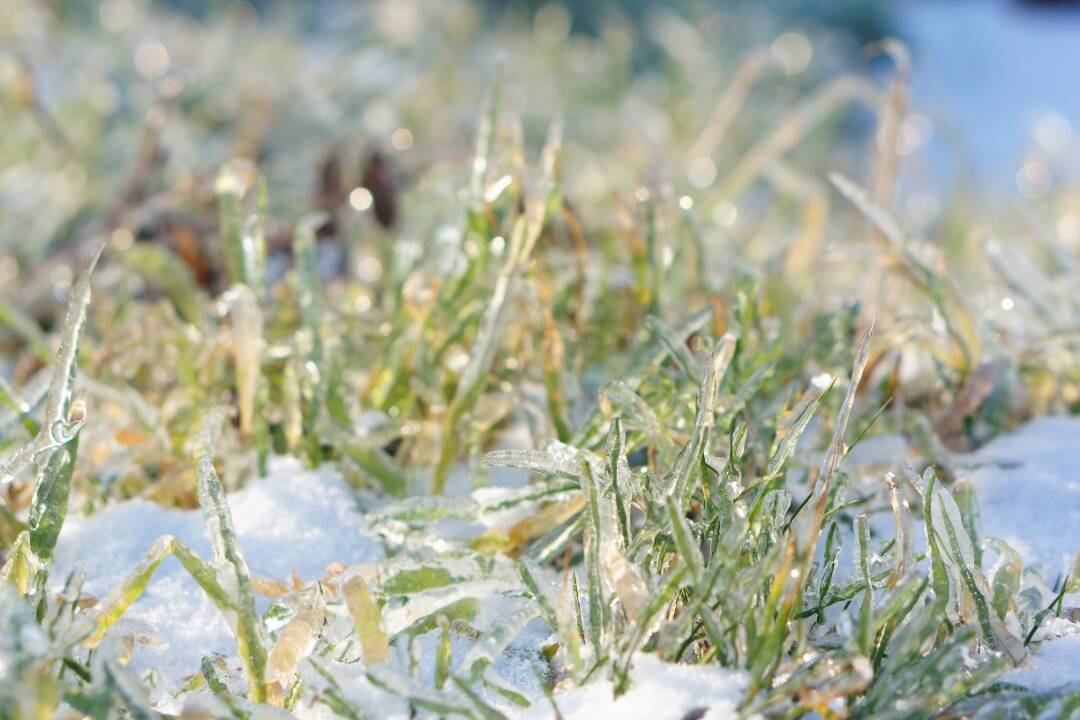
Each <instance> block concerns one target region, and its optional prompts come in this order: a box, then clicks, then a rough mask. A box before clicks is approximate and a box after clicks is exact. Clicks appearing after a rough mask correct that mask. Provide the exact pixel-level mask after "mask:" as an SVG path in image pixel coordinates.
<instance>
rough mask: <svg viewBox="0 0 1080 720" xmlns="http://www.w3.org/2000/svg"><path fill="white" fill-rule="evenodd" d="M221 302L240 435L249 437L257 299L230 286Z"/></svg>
mask: <svg viewBox="0 0 1080 720" xmlns="http://www.w3.org/2000/svg"><path fill="white" fill-rule="evenodd" d="M222 299H223V301H224V303H225V307H226V308H228V312H229V323H230V334H231V336H232V355H233V362H234V364H235V367H236V394H237V404H238V406H239V409H240V432H241V434H243V435H244V436H245V437H251V435H252V434H253V433H254V431H255V423H256V414H255V412H256V407H255V403H256V397H257V393H258V387H259V376H260V374H261V373H260V366H261V363H262V342H263V317H262V311H261V310H260V309H259V301H258V298H257V297H256V296H255V293H254V292H252V290H251V288H249V287H248V286H247V285H239V284H237V285H233V286H232V287H231V288H230V289H229V291H228V292H226V293H225V295H224V297H223V298H222Z"/></svg>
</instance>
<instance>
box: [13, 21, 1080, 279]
mask: <svg viewBox="0 0 1080 720" xmlns="http://www.w3.org/2000/svg"><path fill="white" fill-rule="evenodd" d="M0 15H2V16H3V17H4V18H5V22H4V23H3V25H2V27H0V284H2V285H3V286H5V287H12V288H13V287H15V285H14V282H15V279H16V278H17V277H18V278H26V277H27V275H28V273H29V274H30V275H29V276H30V277H33V274H32V272H31V269H32V268H33V267H34V266H35V264H36V263H38V262H39V261H40V260H42V259H43V258H45V257H47V256H50V255H52V254H53V253H56V252H59V251H61V250H63V249H64V248H70V247H72V246H76V245H78V244H79V240H80V238H83V239H85V238H86V237H100V236H102V235H104V236H107V237H112V238H113V240H114V241H115V242H116V243H117V244H118V245H120V246H121V247H123V246H125V245H127V244H130V243H131V242H134V241H136V240H140V239H147V238H153V237H156V236H159V235H161V234H162V233H163V232H166V231H167V230H168V228H173V227H174V226H176V224H177V218H178V217H180V216H181V215H182V218H183V219H184V222H185V223H187V226H189V229H190V230H191V231H192V233H193V234H194V235H195V236H200V235H201V234H202V231H203V230H204V229H205V228H203V227H202V225H201V223H204V222H205V219H200V216H201V215H204V214H205V212H206V210H207V208H209V207H211V206H212V205H213V201H214V194H213V182H212V181H213V178H214V176H215V174H216V172H217V169H218V168H219V167H220V166H221V164H222V163H224V162H226V161H227V160H229V159H232V158H237V157H240V158H247V159H249V160H250V161H251V162H252V163H254V164H255V165H257V166H258V168H259V169H260V171H261V172H263V173H265V176H266V180H267V184H268V186H269V187H271V188H273V192H272V193H271V199H270V202H271V210H272V212H271V215H272V216H274V217H277V218H286V217H289V216H292V217H296V216H298V215H300V214H302V213H303V212H305V211H307V210H310V209H312V207H315V208H321V209H332V208H336V207H348V206H350V205H351V206H352V207H353V209H359V210H366V209H367V207H368V206H369V205H375V206H376V207H375V208H374V210H375V213H374V214H375V215H376V216H377V218H376V219H377V220H378V222H379V223H380V224H384V225H389V224H391V223H400V222H405V223H406V225H404V226H403V227H404V229H400V228H399V234H401V235H402V236H404V238H403V239H404V241H405V242H403V243H402V244H401V248H403V252H405V253H409V252H412V253H414V254H416V253H419V252H421V248H422V246H423V243H424V242H425V240H424V238H425V237H430V236H431V235H432V233H433V232H434V228H435V227H436V225H437V221H436V218H438V217H439V216H440V215H443V216H444V214H445V210H446V209H447V208H448V207H452V206H453V205H454V203H455V202H457V197H456V193H457V188H459V187H460V186H461V185H462V183H463V182H464V181H465V180H466V178H465V173H466V171H467V158H468V157H469V155H470V154H471V152H472V143H473V138H474V137H475V132H476V128H477V125H478V122H479V116H480V112H481V109H482V108H483V103H484V101H485V98H487V97H490V96H491V94H492V93H495V94H497V95H498V99H497V102H498V104H499V106H500V107H501V108H504V109H508V110H509V111H511V112H514V113H516V114H517V116H518V117H520V132H521V134H522V137H523V140H524V142H525V146H526V147H528V148H532V149H534V150H535V149H538V148H539V147H540V145H541V144H542V142H543V138H544V136H545V134H546V132H547V129H548V126H549V124H550V123H551V121H552V120H553V119H554V118H557V117H561V118H562V119H563V120H564V122H565V125H566V140H567V147H568V152H567V153H566V155H565V157H566V162H567V163H568V170H567V173H566V181H567V184H568V187H569V196H570V197H573V198H575V199H576V200H577V201H578V202H579V203H581V204H582V205H583V206H586V207H587V206H588V205H589V204H590V203H591V202H593V201H596V200H597V199H602V198H607V197H608V196H609V194H610V193H611V192H613V191H618V192H623V193H632V192H634V191H635V190H636V189H637V188H638V187H639V186H641V187H655V188H660V189H662V190H663V191H664V192H665V193H666V194H667V195H669V196H671V197H674V198H680V197H683V196H684V195H685V196H686V197H688V198H689V200H688V201H687V202H692V201H694V202H701V201H702V200H704V201H706V202H707V207H704V208H701V209H702V210H703V211H705V213H706V214H707V215H708V216H709V217H710V218H711V219H712V220H713V221H715V222H716V223H717V224H718V225H719V226H721V227H725V222H727V221H729V220H731V221H732V222H733V217H734V216H733V210H734V209H735V208H734V206H733V205H731V204H730V203H728V204H725V203H724V202H723V199H722V198H719V196H718V195H717V194H716V193H712V194H710V193H709V192H708V191H709V190H710V189H711V188H713V186H714V184H715V183H718V182H719V181H720V180H721V179H722V178H723V177H724V176H725V168H726V167H727V168H730V167H731V166H732V165H734V164H736V163H737V161H738V159H739V158H740V157H741V156H743V155H744V154H745V153H746V152H747V151H748V150H749V148H750V147H751V146H752V145H753V143H754V142H756V141H758V140H760V139H761V137H762V136H763V135H764V132H763V129H764V128H768V127H772V126H776V125H777V124H778V123H779V122H780V120H781V119H782V118H783V117H784V114H785V112H786V111H787V110H788V109H790V108H792V107H793V105H794V103H795V102H796V101H797V100H800V99H803V98H806V97H808V96H810V94H811V90H813V89H814V88H818V87H820V86H822V84H823V83H824V82H826V81H829V80H832V79H835V78H837V77H838V76H840V75H842V74H844V73H853V74H855V75H862V76H865V77H868V78H870V80H871V82H874V83H876V84H877V85H878V86H880V87H882V88H883V87H885V86H886V85H887V83H888V82H889V78H890V77H891V76H892V73H893V72H894V67H895V65H894V62H893V60H891V59H890V58H888V57H887V56H886V55H884V54H882V53H881V52H878V51H877V50H874V49H873V46H871V45H870V43H874V42H876V41H877V40H880V39H881V38H884V37H895V38H899V39H900V40H902V41H903V42H904V43H905V44H906V46H907V48H908V49H909V52H910V65H911V67H910V97H909V102H908V110H909V112H907V113H906V115H905V118H904V121H903V124H902V127H900V129H899V141H898V142H899V145H898V152H899V153H900V155H901V156H902V163H901V167H900V168H899V173H898V180H897V196H896V207H897V208H898V211H900V212H901V215H902V217H903V219H904V221H905V223H907V224H909V225H910V226H911V227H912V228H914V229H917V230H930V229H932V228H934V227H935V226H936V224H938V223H940V222H942V221H943V219H944V218H945V216H946V215H947V213H946V209H947V208H948V207H951V206H953V205H954V204H956V203H962V202H963V198H966V197H971V196H972V195H973V194H976V193H979V194H980V197H982V198H983V200H981V202H984V203H985V202H986V200H987V198H1002V199H1003V200H1004V201H1005V202H1006V203H1008V202H1012V201H1013V200H1014V199H1015V198H1022V199H1025V200H1034V201H1040V200H1042V199H1043V198H1047V197H1050V196H1051V195H1054V196H1055V197H1060V196H1061V195H1060V194H1055V193H1054V192H1053V191H1054V190H1055V189H1059V188H1061V187H1063V186H1067V185H1068V184H1069V183H1070V182H1071V179H1072V177H1073V175H1074V172H1073V169H1074V168H1075V167H1076V166H1077V162H1076V161H1077V150H1076V148H1077V143H1076V142H1075V129H1076V125H1077V122H1078V121H1080V120H1078V119H1080V91H1078V90H1077V85H1076V81H1075V69H1076V68H1077V67H1080V3H1077V2H1033V1H1028V2H1021V1H1020V0H959V1H956V2H929V1H927V2H922V1H918V0H911V1H909V2H883V1H881V0H830V1H829V2H810V1H809V0H778V1H777V2H770V3H759V2H700V1H698V0H673V1H672V2H667V3H656V2H647V1H646V0H626V1H625V2H577V1H575V2H566V3H558V2H541V1H539V0H522V1H520V2H517V1H514V0H476V1H475V2H468V1H466V0H450V1H449V2H424V1H423V0H382V1H380V2H363V3H353V2H343V1H342V0H317V1H315V2H306V3H288V2H275V1H273V0H252V1H250V2H248V1H243V0H240V1H234V2H210V1H209V0H202V1H194V0H192V1H188V2H181V1H180V0H156V1H154V2H150V1H147V0H73V1H71V2H58V1H53V2H46V1H40V2H34V1H31V0H0ZM755 56H756V57H758V58H759V59H761V66H760V67H757V68H753V67H750V68H749V72H748V67H749V66H748V64H747V58H751V57H755ZM750 65H752V63H750ZM740 72H744V73H747V74H746V75H740V74H739V73H740ZM744 80H745V81H748V82H747V85H746V88H745V89H746V95H747V98H746V100H745V102H741V103H740V104H739V117H738V119H737V121H735V122H732V123H731V124H730V128H727V127H725V128H724V130H725V132H724V133H722V134H723V138H722V141H721V140H719V139H717V138H716V137H709V132H708V131H707V128H709V123H710V122H711V120H710V118H711V117H712V121H715V120H716V118H715V117H714V116H713V115H712V114H713V113H715V112H718V111H717V104H718V102H721V101H722V100H723V99H724V97H725V96H724V94H723V93H724V92H725V91H726V90H728V89H730V88H731V87H733V83H734V84H735V86H737V85H738V84H739V83H740V82H742V81H744ZM838 92H839V95H841V96H843V97H841V98H840V99H839V101H837V96H835V95H834V96H830V97H829V98H826V100H827V101H828V102H827V103H826V105H827V107H825V108H824V111H825V115H824V116H823V119H822V122H821V123H820V128H818V129H814V130H813V131H812V132H811V133H810V134H809V135H808V136H807V141H806V142H800V143H799V146H798V147H797V148H795V149H794V150H793V152H792V155H791V156H790V158H791V168H792V169H797V170H799V171H800V172H806V171H809V175H810V179H812V180H813V181H814V182H815V183H820V182H822V181H823V180H824V178H825V176H826V174H827V173H828V172H829V171H831V170H841V171H845V172H851V173H853V174H855V175H856V176H858V175H860V174H865V172H866V171H867V169H868V167H869V163H870V159H869V158H868V156H867V154H866V153H865V152H864V150H865V144H864V143H863V141H862V138H863V137H864V136H865V134H866V133H869V132H872V129H873V127H874V115H873V110H874V107H873V106H872V104H867V103H865V102H860V101H859V99H858V97H857V96H858V95H859V92H860V91H859V90H858V89H856V90H855V91H854V92H853V93H851V92H847V91H845V90H843V89H842V90H841V91H838ZM853 96H855V97H853ZM729 99H730V97H729ZM723 120H724V119H723V118H721V121H722V122H721V124H723ZM695 143H697V144H696V145H695ZM703 144H704V145H703ZM713 145H716V147H712V146H713ZM703 149H704V150H707V151H708V152H707V153H702V152H701V151H702V150H703ZM687 153H690V154H694V153H699V154H700V157H690V156H689V155H688V154H687ZM682 156H685V157H682ZM673 157H678V158H679V160H680V162H678V163H674V164H673V163H672V162H670V160H671V158H673ZM725 162H726V163H727V165H726V166H725ZM673 166H681V167H682V169H683V173H681V174H680V173H678V172H676V171H673V170H672V167H673ZM365 178H367V180H368V181H369V182H368V184H371V183H376V184H377V183H378V182H382V187H384V188H390V187H392V188H393V190H394V192H393V195H394V196H395V198H396V197H397V195H398V194H399V191H400V194H401V196H402V197H401V199H400V201H399V202H398V205H397V206H395V207H393V208H390V207H388V201H387V200H386V199H385V197H388V196H389V195H390V194H391V193H390V192H389V191H386V192H384V193H383V194H382V195H383V196H384V199H383V201H382V202H377V201H379V200H380V195H379V192H378V189H377V188H376V189H375V191H371V190H368V192H370V193H371V197H370V199H369V197H368V195H365V194H364V193H360V194H358V195H354V196H350V192H351V190H352V189H354V188H357V187H360V188H367V184H365V183H364V182H362V181H363V180H364V179H365ZM380 179H381V180H380ZM418 184H423V185H424V187H418ZM413 190H416V191H417V193H416V195H415V196H422V197H423V198H424V201H423V203H416V202H413V201H411V200H410V199H409V197H410V193H411V192H412V191H413ZM751 202H752V198H751ZM357 206H360V207H359V208H358V207H357ZM1060 215H1061V217H1062V218H1063V219H1062V220H1060V222H1059V223H1058V224H1060V225H1061V228H1060V229H1061V230H1062V232H1063V237H1064V239H1066V240H1067V241H1069V242H1073V243H1075V242H1080V219H1078V218H1077V216H1076V215H1075V214H1072V213H1071V211H1069V210H1068V209H1067V208H1066V209H1064V210H1060ZM209 217H210V221H213V220H214V218H213V215H212V214H211V215H210V216H209ZM118 229H119V230H121V232H120V233H119V234H118V235H116V236H115V237H113V236H114V234H115V233H116V231H117V230H118ZM174 234H175V233H174ZM181 242H183V241H181ZM182 254H183V253H182ZM58 272H60V273H61V275H63V271H58ZM63 281H64V277H60V278H59V280H58V284H57V285H56V286H57V288H58V290H57V293H58V295H57V296H58V297H63V293H64V292H65V291H66V290H65V286H64V282H63ZM35 283H36V284H38V285H44V284H45V283H44V282H43V281H42V282H38V281H37V280H35Z"/></svg>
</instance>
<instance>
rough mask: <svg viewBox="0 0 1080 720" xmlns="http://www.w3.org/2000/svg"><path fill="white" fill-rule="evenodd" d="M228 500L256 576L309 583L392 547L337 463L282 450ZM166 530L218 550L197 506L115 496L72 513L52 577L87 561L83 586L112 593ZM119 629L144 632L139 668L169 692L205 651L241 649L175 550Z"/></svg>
mask: <svg viewBox="0 0 1080 720" xmlns="http://www.w3.org/2000/svg"><path fill="white" fill-rule="evenodd" d="M229 506H230V508H231V510H232V516H233V522H234V524H235V525H236V531H237V534H238V536H239V540H240V549H241V551H242V552H243V553H244V556H245V558H246V560H247V563H248V566H249V567H250V568H251V572H252V575H254V576H256V577H260V578H263V579H268V580H277V581H279V582H284V583H286V584H288V580H289V578H290V577H291V575H292V573H293V571H294V570H295V571H296V572H297V574H298V575H299V576H300V577H301V578H302V579H303V580H304V581H306V582H309V581H311V580H314V579H317V578H320V577H322V576H323V574H324V571H325V569H326V566H327V565H329V564H330V563H333V562H340V563H343V564H345V565H349V564H355V563H362V562H373V561H376V560H379V559H381V558H382V556H383V551H382V547H381V545H380V544H379V543H378V542H377V541H376V540H375V539H373V538H372V537H370V536H368V535H366V534H365V533H364V531H363V527H364V523H363V518H362V516H361V515H360V513H359V511H358V510H357V508H356V502H355V500H354V499H353V496H352V493H351V492H350V490H349V488H348V486H347V485H346V484H345V482H344V481H343V480H342V479H341V478H340V476H338V475H337V474H336V473H334V472H332V471H330V470H325V469H319V470H317V471H312V470H308V469H305V468H304V466H303V465H302V464H301V463H300V462H299V461H297V460H295V459H291V458H275V459H273V460H271V462H270V465H269V468H268V473H267V476H266V477H264V478H260V479H255V480H253V481H252V482H251V483H250V484H248V485H247V486H246V487H244V488H243V489H241V490H239V491H238V492H235V493H232V494H230V495H229ZM162 535H175V536H176V537H177V538H179V539H180V540H181V541H182V542H184V543H186V544H187V545H189V546H190V547H192V548H193V549H194V550H195V551H196V552H197V553H199V554H200V555H202V556H203V557H204V558H207V559H209V558H210V545H209V542H208V540H207V537H206V531H205V529H204V526H203V519H202V514H201V512H199V511H198V510H187V511H179V510H170V509H168V508H164V507H161V506H160V505H156V504H154V503H151V502H147V501H145V500H138V499H136V500H128V501H125V502H120V503H115V504H112V505H107V506H106V507H104V508H103V509H102V510H101V511H100V512H98V513H96V514H94V515H91V516H89V517H79V516H71V517H69V518H68V521H67V522H66V523H65V525H64V531H63V532H62V533H61V534H60V541H59V543H58V545H57V549H56V561H55V568H54V571H53V572H52V574H51V577H52V579H53V582H54V583H57V584H60V583H62V582H63V580H64V578H65V577H66V576H67V575H68V573H70V572H71V571H73V570H75V569H81V570H82V571H83V572H85V573H86V584H85V586H84V591H85V592H87V593H89V594H91V595H94V596H96V597H98V598H103V597H104V596H105V595H107V594H108V593H109V591H110V590H112V589H113V588H115V587H116V586H118V585H119V584H121V583H122V582H123V581H124V579H125V578H126V577H127V576H128V574H129V573H130V572H131V571H132V569H134V568H135V566H136V565H138V563H139V561H140V560H142V558H143V555H144V554H145V553H146V551H147V550H148V549H150V546H151V545H152V544H153V543H154V541H155V540H156V539H157V538H159V537H161V536H162ZM265 604H266V603H265V600H264V601H263V602H262V605H263V607H260V610H262V609H264V608H265ZM110 633H111V634H113V635H122V634H127V633H130V634H132V635H134V636H135V637H136V638H137V639H138V642H137V644H136V648H135V653H134V655H133V657H132V661H131V667H132V668H134V669H135V671H136V672H138V673H139V674H140V675H141V674H143V673H144V672H145V671H147V670H149V669H150V668H156V671H157V672H156V673H155V676H156V677H155V679H156V681H157V682H158V683H159V684H158V690H159V691H162V692H173V691H175V690H176V689H178V688H179V687H180V686H181V685H183V682H184V678H185V677H186V676H189V675H191V674H193V673H195V672H197V671H198V669H199V663H200V661H201V660H202V658H203V657H204V656H207V655H211V654H214V653H217V654H221V655H224V656H225V657H227V658H234V656H235V654H236V649H235V644H234V640H233V637H232V635H231V633H230V632H229V628H228V626H227V625H226V623H225V620H224V618H223V617H222V615H221V613H220V612H219V611H218V609H217V607H216V606H215V605H214V604H213V602H212V601H211V600H210V599H209V598H208V597H207V596H206V594H205V593H204V592H203V591H202V590H201V589H200V588H199V586H198V585H196V583H195V581H194V580H192V579H191V577H190V576H189V575H188V574H187V572H186V571H185V570H184V569H183V568H182V567H181V566H180V563H179V562H178V561H176V559H175V558H166V559H165V561H164V562H163V563H162V565H161V567H160V568H158V571H157V573H156V574H155V575H154V577H153V579H152V580H151V581H150V584H149V585H148V586H147V588H146V591H145V592H144V593H143V595H142V597H141V598H139V600H138V601H137V602H136V603H135V604H134V605H133V606H132V607H131V608H129V609H128V611H127V612H126V613H125V615H124V617H123V618H122V619H121V621H120V622H119V623H118V624H117V625H116V626H115V627H114V628H113V629H112V630H111V631H110ZM233 664H235V660H234V659H233V661H230V665H233Z"/></svg>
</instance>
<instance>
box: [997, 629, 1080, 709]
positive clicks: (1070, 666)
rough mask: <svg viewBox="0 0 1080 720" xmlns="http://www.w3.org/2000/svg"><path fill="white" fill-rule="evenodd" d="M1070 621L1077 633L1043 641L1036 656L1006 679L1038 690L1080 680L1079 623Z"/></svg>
mask: <svg viewBox="0 0 1080 720" xmlns="http://www.w3.org/2000/svg"><path fill="white" fill-rule="evenodd" d="M1070 624H1072V625H1073V627H1074V628H1075V631H1074V632H1072V633H1071V634H1069V635H1064V636H1062V637H1057V638H1053V639H1052V640H1047V641H1046V642H1044V643H1042V645H1040V646H1039V649H1038V650H1037V651H1036V652H1035V654H1034V656H1033V657H1031V658H1030V659H1029V660H1028V661H1027V662H1025V664H1024V665H1023V666H1021V667H1018V668H1016V669H1015V670H1013V671H1011V672H1010V673H1009V674H1008V675H1006V676H1005V677H1004V678H1003V680H1005V681H1006V682H1013V683H1016V684H1017V685H1023V686H1024V687H1026V688H1028V689H1029V690H1034V691H1035V692H1044V691H1047V690H1055V689H1057V688H1059V687H1061V686H1062V685H1073V684H1076V683H1080V626H1077V625H1075V624H1073V623H1070Z"/></svg>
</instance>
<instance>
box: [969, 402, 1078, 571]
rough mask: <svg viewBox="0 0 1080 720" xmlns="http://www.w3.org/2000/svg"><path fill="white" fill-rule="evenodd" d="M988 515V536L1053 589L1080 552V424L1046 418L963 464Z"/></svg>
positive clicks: (1000, 439)
mask: <svg viewBox="0 0 1080 720" xmlns="http://www.w3.org/2000/svg"><path fill="white" fill-rule="evenodd" d="M959 461H960V463H961V468H962V471H961V472H960V473H959V474H960V475H961V476H967V477H969V478H970V479H971V481H972V484H973V485H974V487H975V493H976V495H977V497H978V499H979V508H980V510H981V512H982V525H981V527H982V534H983V535H988V536H992V537H997V538H1001V539H1002V540H1005V541H1006V542H1008V543H1009V544H1010V545H1012V546H1013V547H1014V548H1015V549H1016V551H1017V552H1019V553H1020V557H1021V559H1022V560H1023V561H1024V564H1025V565H1027V564H1036V563H1039V564H1041V565H1043V567H1044V569H1045V579H1046V581H1047V583H1053V582H1054V580H1055V579H1056V578H1057V577H1058V576H1059V575H1065V574H1067V573H1069V572H1070V571H1071V569H1072V564H1073V559H1074V558H1075V557H1076V553H1077V551H1080V420H1075V419H1073V418H1066V417H1043V418H1039V419H1037V420H1032V421H1031V422H1029V423H1027V424H1025V425H1024V426H1022V427H1021V428H1019V429H1018V430H1017V431H1015V432H1013V433H1009V434H1006V435H1001V436H999V437H997V438H995V439H994V440H993V441H991V442H990V443H988V444H986V445H985V446H984V447H982V448H981V449H980V450H978V451H977V452H975V453H972V454H971V455H967V456H961V457H960V458H959Z"/></svg>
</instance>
